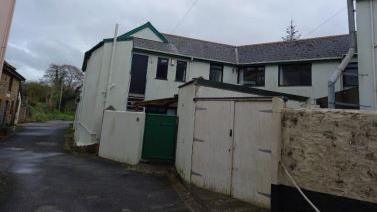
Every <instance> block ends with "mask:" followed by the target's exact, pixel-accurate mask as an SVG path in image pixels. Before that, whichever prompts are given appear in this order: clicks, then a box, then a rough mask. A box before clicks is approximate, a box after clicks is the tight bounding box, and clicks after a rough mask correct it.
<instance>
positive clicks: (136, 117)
mask: <svg viewBox="0 0 377 212" xmlns="http://www.w3.org/2000/svg"><path fill="white" fill-rule="evenodd" d="M144 123H145V113H135V112H125V111H105V114H104V118H103V125H102V133H101V142H100V148H99V156H100V157H103V158H107V159H111V160H114V161H119V162H122V163H127V164H131V165H136V164H138V163H139V161H140V159H141V152H142V146H143V134H144Z"/></svg>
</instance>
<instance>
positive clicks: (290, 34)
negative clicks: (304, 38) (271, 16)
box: [281, 19, 301, 41]
mask: <svg viewBox="0 0 377 212" xmlns="http://www.w3.org/2000/svg"><path fill="white" fill-rule="evenodd" d="M285 32H286V35H285V36H284V37H281V38H282V39H283V41H295V40H299V39H300V38H301V34H300V33H299V31H298V30H297V26H296V25H295V23H294V21H293V20H292V19H291V21H290V24H289V26H288V27H287V28H286V30H285Z"/></svg>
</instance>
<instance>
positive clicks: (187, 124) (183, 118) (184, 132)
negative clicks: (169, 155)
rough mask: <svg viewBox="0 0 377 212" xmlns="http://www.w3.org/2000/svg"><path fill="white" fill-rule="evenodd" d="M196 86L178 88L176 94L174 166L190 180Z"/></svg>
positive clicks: (181, 174) (184, 177) (185, 178)
mask: <svg viewBox="0 0 377 212" xmlns="http://www.w3.org/2000/svg"><path fill="white" fill-rule="evenodd" d="M195 92H196V86H194V85H189V86H185V87H183V88H180V89H179V95H178V109H177V116H178V123H179V124H178V132H177V149H176V156H175V167H176V170H177V172H178V174H179V175H180V176H181V177H182V178H183V179H184V180H185V181H187V182H191V154H192V142H193V136H194V121H195V120H194V116H195V104H194V101H193V99H194V97H195Z"/></svg>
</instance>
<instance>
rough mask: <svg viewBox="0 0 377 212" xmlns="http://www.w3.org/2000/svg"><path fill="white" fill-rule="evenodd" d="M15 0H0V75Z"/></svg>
mask: <svg viewBox="0 0 377 212" xmlns="http://www.w3.org/2000/svg"><path fill="white" fill-rule="evenodd" d="M15 2H16V1H15V0H0V76H1V70H2V69H3V63H4V56H5V50H6V46H7V43H8V36H9V32H10V26H11V23H12V17H13V11H14V5H15Z"/></svg>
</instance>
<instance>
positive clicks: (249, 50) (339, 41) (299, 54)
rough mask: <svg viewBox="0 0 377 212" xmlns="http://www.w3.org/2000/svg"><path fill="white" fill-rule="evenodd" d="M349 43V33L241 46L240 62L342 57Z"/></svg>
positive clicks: (239, 52)
mask: <svg viewBox="0 0 377 212" xmlns="http://www.w3.org/2000/svg"><path fill="white" fill-rule="evenodd" d="M349 43H350V36H349V35H338V36H329V37H320V38H311V39H303V40H297V41H291V42H276V43H265V44H255V45H248V46H240V47H238V58H239V63H240V64H249V63H271V62H282V61H297V60H315V59H329V58H331V59H334V58H342V57H343V56H344V55H346V54H347V52H348V50H349V47H350V45H349Z"/></svg>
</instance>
